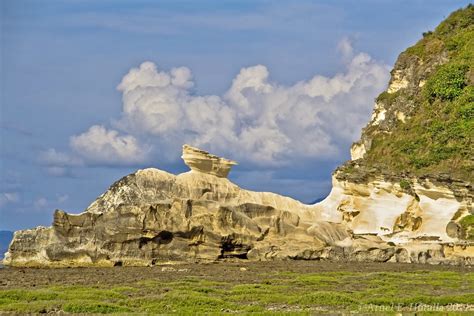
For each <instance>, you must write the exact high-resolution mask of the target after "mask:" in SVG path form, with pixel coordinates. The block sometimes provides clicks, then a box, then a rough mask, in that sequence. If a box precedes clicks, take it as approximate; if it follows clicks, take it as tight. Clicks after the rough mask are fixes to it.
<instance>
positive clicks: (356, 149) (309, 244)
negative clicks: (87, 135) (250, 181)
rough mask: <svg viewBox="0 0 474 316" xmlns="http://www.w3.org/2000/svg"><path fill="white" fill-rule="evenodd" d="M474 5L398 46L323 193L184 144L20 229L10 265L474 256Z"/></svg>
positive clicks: (452, 259)
mask: <svg viewBox="0 0 474 316" xmlns="http://www.w3.org/2000/svg"><path fill="white" fill-rule="evenodd" d="M473 45H474V6H472V5H469V6H468V7H467V8H465V9H463V10H459V11H456V12H454V13H453V14H452V15H451V16H450V17H449V18H448V19H446V20H445V21H444V22H443V23H441V24H440V26H438V27H437V28H436V30H435V31H434V32H429V33H426V34H425V35H424V38H423V39H422V40H421V41H420V42H418V43H417V44H416V45H415V46H413V47H411V48H409V49H407V50H406V51H405V52H404V53H402V54H401V55H400V57H399V58H398V60H397V62H396V64H395V68H394V70H393V71H392V78H391V80H390V84H389V87H388V89H387V91H385V92H383V93H382V94H381V95H380V96H379V97H378V98H377V101H376V105H375V108H374V114H373V116H372V119H371V121H370V122H369V124H368V125H367V127H366V128H364V130H363V132H362V136H361V140H360V141H358V142H356V143H355V144H354V145H353V147H352V149H351V154H352V160H351V161H349V162H347V163H345V164H344V165H343V166H341V167H339V168H338V169H337V170H336V171H335V172H334V174H333V188H332V191H331V192H330V194H329V196H328V197H327V198H326V199H324V200H323V201H321V202H319V203H316V204H314V205H305V204H302V203H300V202H298V201H296V200H293V199H291V198H288V197H284V196H280V195H277V194H274V193H268V192H252V191H248V190H244V189H241V188H239V187H238V186H237V185H235V184H233V183H232V182H230V181H229V180H228V179H227V175H228V173H229V172H230V170H231V168H232V166H233V165H235V164H236V163H235V162H234V161H231V160H228V159H224V158H220V157H217V156H215V155H211V154H209V153H207V152H205V151H202V150H200V149H197V148H193V147H191V146H188V145H184V146H183V155H182V158H183V160H184V162H185V163H186V164H187V165H188V166H189V167H190V168H191V171H189V172H186V173H183V174H179V175H173V174H170V173H167V172H165V171H161V170H158V169H153V168H149V169H144V170H138V171H137V172H135V173H133V174H130V175H128V176H126V177H124V178H122V179H120V180H119V181H117V182H116V183H114V184H113V185H112V186H111V187H110V188H109V190H107V191H106V192H105V193H104V194H102V195H101V196H99V197H98V198H97V199H96V200H95V201H94V202H93V203H92V204H91V205H90V206H89V207H88V208H87V209H86V210H85V211H84V212H83V213H80V214H77V215H74V214H68V213H66V212H64V211H61V210H56V212H55V213H54V221H53V225H52V226H51V227H37V228H35V229H31V230H22V231H17V232H16V233H15V235H14V238H13V241H12V242H11V244H10V247H9V250H8V252H7V253H6V257H5V260H4V263H5V264H8V265H11V266H89V265H100V266H113V265H153V264H159V263H162V262H181V261H198V262H202V261H212V260H218V259H225V258H241V259H247V260H274V259H305V260H309V259H314V260H354V261H384V262H385V261H391V262H417V263H433V264H438V263H448V264H473V263H474V242H473V240H474V211H473V196H474V194H473V188H472V177H473V174H474V173H473V170H474V169H473V161H474V159H473V152H472V141H473V139H474V135H473V133H474V125H473V124H474V117H473V113H474V88H473V82H474V76H473V74H474V70H473V67H472V66H473V64H474V62H473V60H474V58H473V55H474V51H473V50H472V47H473Z"/></svg>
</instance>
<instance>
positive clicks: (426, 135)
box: [342, 4, 474, 182]
mask: <svg viewBox="0 0 474 316" xmlns="http://www.w3.org/2000/svg"><path fill="white" fill-rule="evenodd" d="M390 83H391V84H390V86H389V89H388V90H387V91H385V92H383V93H382V94H380V95H379V97H378V98H377V100H376V103H377V107H376V110H375V113H374V114H375V115H376V114H377V111H379V112H381V114H380V117H382V119H380V120H378V121H374V120H373V121H372V122H371V123H369V125H368V126H367V127H366V128H365V129H364V130H363V132H362V138H361V141H360V142H359V143H363V144H365V148H366V150H367V151H366V153H365V156H364V157H363V159H361V161H359V163H361V164H363V165H366V166H369V167H377V169H383V170H385V171H388V172H395V173H410V174H414V175H430V174H434V175H438V174H443V173H446V174H449V175H450V176H451V177H454V178H458V179H461V180H465V181H470V182H472V180H473V177H474V150H473V140H474V85H473V83H474V6H473V5H472V4H470V5H468V6H467V7H466V8H464V9H461V10H458V11H456V12H454V13H452V14H451V15H450V16H449V17H448V18H447V19H446V20H445V21H443V22H442V23H441V24H440V25H439V26H438V27H437V28H436V29H435V30H434V31H432V32H427V33H424V34H423V38H422V39H421V40H420V41H419V42H418V43H416V44H415V45H414V46H412V47H410V48H408V49H407V50H406V51H405V52H403V53H402V54H401V55H400V56H399V58H398V60H397V62H396V65H395V67H394V69H393V71H392V79H391V82H390ZM377 108H378V110H377ZM350 167H351V166H350V164H348V165H346V166H345V167H343V168H342V170H344V169H345V171H346V172H350Z"/></svg>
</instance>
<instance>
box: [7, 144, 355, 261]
mask: <svg viewBox="0 0 474 316" xmlns="http://www.w3.org/2000/svg"><path fill="white" fill-rule="evenodd" d="M183 159H184V160H185V161H186V163H187V164H188V165H190V167H191V168H192V170H191V171H189V172H186V173H183V174H179V175H177V176H175V175H173V174H170V173H167V172H164V171H161V170H158V169H153V168H149V169H144V170H138V171H137V172H135V173H133V174H130V175H128V176H126V177H124V178H122V179H121V180H119V181H117V182H116V183H114V184H113V185H112V186H111V187H110V189H109V190H107V191H106V192H105V193H104V194H102V195H101V196H100V197H99V198H97V200H95V201H94V202H93V203H92V204H91V205H90V206H89V207H88V208H87V209H86V210H85V211H84V212H83V213H81V214H77V215H73V214H68V213H66V212H64V211H61V210H57V211H56V212H55V214H54V221H53V225H52V227H48V228H45V227H39V228H36V229H32V230H24V231H19V232H16V234H15V237H14V240H13V242H12V243H11V245H10V249H9V252H8V253H7V256H6V260H5V263H6V264H10V265H13V266H88V265H105V266H110V265H117V264H122V265H151V264H156V263H160V262H169V261H171V262H173V261H196V260H198V261H210V260H217V259H222V258H229V257H237V258H246V259H250V260H252V259H253V260H270V259H275V258H280V259H283V258H311V257H313V256H314V257H319V256H320V255H325V256H329V253H330V251H329V250H328V249H330V248H331V247H333V246H335V247H338V246H337V245H345V244H347V243H348V241H350V231H348V230H347V228H346V226H345V225H341V224H338V223H331V222H326V221H321V220H320V219H319V214H318V213H317V212H314V211H312V207H311V206H308V205H304V204H302V203H300V202H298V201H296V200H293V199H291V198H288V197H284V196H280V195H277V194H274V193H268V192H252V191H247V190H243V189H241V188H239V187H238V186H237V185H235V184H233V183H232V182H230V181H229V180H228V179H227V178H225V175H227V173H228V172H229V170H230V166H231V165H232V164H235V163H234V162H232V161H230V160H227V159H223V158H219V157H217V156H214V155H211V154H208V153H206V152H204V151H201V150H199V149H196V148H191V147H189V146H184V147H183ZM328 247H329V248H328Z"/></svg>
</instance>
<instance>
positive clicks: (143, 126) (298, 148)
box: [115, 39, 389, 165]
mask: <svg viewBox="0 0 474 316" xmlns="http://www.w3.org/2000/svg"><path fill="white" fill-rule="evenodd" d="M339 50H340V51H341V52H342V55H343V60H344V61H345V66H346V69H345V71H344V72H342V73H338V74H336V75H334V76H332V77H327V76H321V75H315V76H314V77H313V78H311V79H309V80H307V81H301V82H297V83H296V84H294V85H291V86H284V85H280V84H278V83H276V82H272V81H271V80H270V73H269V71H268V69H267V68H266V67H265V66H263V65H257V66H253V67H247V68H243V69H242V70H241V71H240V73H239V74H238V75H237V76H236V77H235V79H234V80H233V82H232V85H231V87H230V88H229V89H228V91H227V92H226V93H224V94H223V95H222V96H218V95H204V96H201V95H195V94H193V93H192V90H190V88H191V87H192V86H193V82H192V74H191V72H190V70H189V69H188V68H185V67H181V68H175V69H172V70H171V71H170V72H166V71H160V70H158V69H157V67H156V65H155V64H154V63H152V62H144V63H142V64H141V65H140V66H139V67H137V68H132V69H131V70H130V71H129V73H128V74H126V75H125V76H124V78H123V80H122V82H121V83H120V84H119V85H118V90H119V91H121V92H122V93H123V111H122V117H121V118H120V119H119V120H118V121H117V122H116V124H115V125H116V127H117V128H119V129H123V130H125V131H127V132H128V133H130V134H132V135H136V136H137V137H139V138H142V139H145V140H147V141H148V142H149V143H150V145H153V146H155V147H158V148H159V151H160V153H157V152H155V155H158V156H160V154H161V153H163V152H173V153H174V155H170V156H169V157H171V158H172V159H173V158H176V157H177V156H178V154H179V146H181V144H183V143H190V144H192V145H195V146H200V147H203V148H205V149H208V150H211V151H214V152H217V153H220V154H228V155H231V156H232V157H234V158H237V159H240V160H241V161H242V160H244V161H248V162H251V163H256V164H265V165H269V164H270V165H278V164H284V163H288V162H290V161H293V159H294V158H295V157H299V158H327V157H332V156H334V155H337V154H340V153H341V150H345V151H347V150H348V148H347V146H348V144H349V143H350V142H352V141H354V140H355V139H356V138H357V137H358V135H359V133H360V129H361V127H362V126H363V125H364V124H365V123H366V121H367V117H368V115H369V113H370V110H371V109H372V104H373V99H374V97H375V96H376V95H377V93H379V92H380V91H381V90H383V88H384V87H385V85H386V82H387V81H388V75H389V72H388V67H387V66H386V65H383V64H381V63H379V62H377V61H375V60H373V59H372V58H371V57H370V56H369V55H367V54H365V53H358V54H354V51H353V49H352V46H351V43H350V41H349V40H348V39H343V40H342V41H341V43H340V44H339ZM161 155H162V154H161ZM162 157H163V155H162Z"/></svg>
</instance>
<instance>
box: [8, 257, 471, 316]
mask: <svg viewBox="0 0 474 316" xmlns="http://www.w3.org/2000/svg"><path fill="white" fill-rule="evenodd" d="M420 311H434V312H440V314H443V315H446V314H450V313H452V314H458V313H460V312H463V311H464V312H465V313H466V314H468V313H469V312H470V313H472V312H474V274H473V273H472V269H471V268H468V267H464V268H463V267H446V266H427V265H411V264H389V263H384V264H374V263H372V264H363V263H330V262H309V261H298V262H295V261H287V262H256V263H248V262H223V263H217V264H199V265H198V264H195V265H190V264H186V265H178V266H155V267H141V268H140V267H117V268H83V269H80V268H74V269H13V268H5V269H0V314H1V313H9V312H10V313H11V312H13V313H19V314H24V313H56V312H59V313H62V312H65V313H115V314H140V315H142V314H143V315H148V314H205V313H208V314H221V313H244V314H258V315H260V314H274V313H289V314H315V313H333V312H339V313H364V314H366V313H372V312H374V313H384V314H385V313H389V314H390V313H392V314H396V313H398V312H406V313H414V312H417V314H419V312H420ZM430 314H431V313H430Z"/></svg>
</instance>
